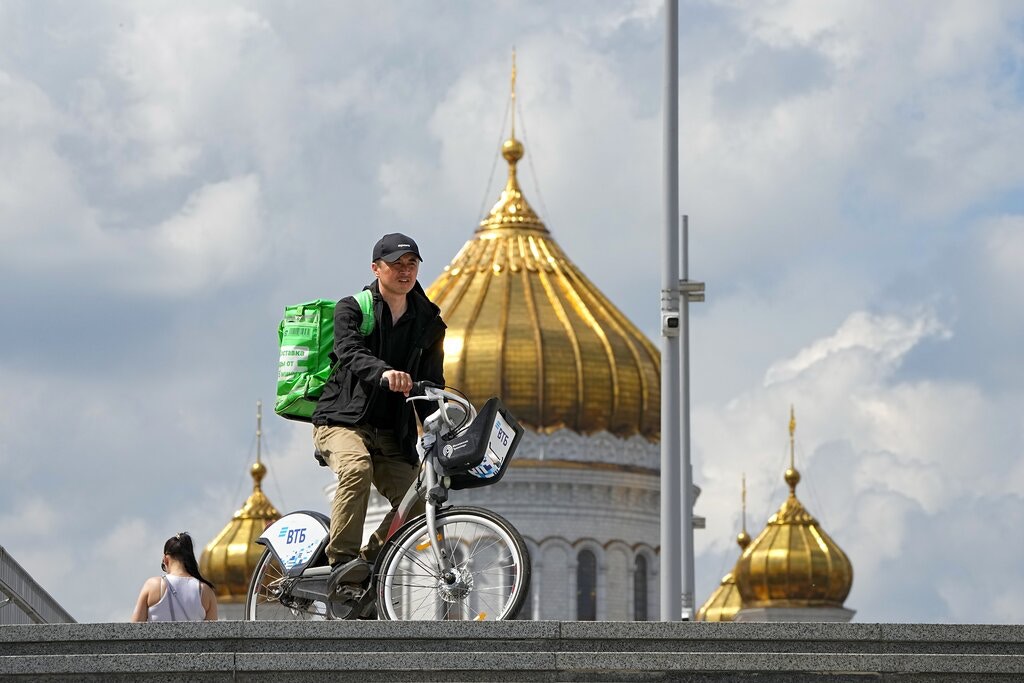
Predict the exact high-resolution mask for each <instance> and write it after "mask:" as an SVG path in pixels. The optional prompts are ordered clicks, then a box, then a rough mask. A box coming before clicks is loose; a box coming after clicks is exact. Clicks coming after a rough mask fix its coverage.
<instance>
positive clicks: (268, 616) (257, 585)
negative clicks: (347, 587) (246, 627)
mask: <svg viewBox="0 0 1024 683" xmlns="http://www.w3.org/2000/svg"><path fill="white" fill-rule="evenodd" d="M286 581H287V579H286V577H285V574H284V569H283V568H282V567H281V563H280V562H278V561H277V557H276V556H275V555H274V553H273V552H271V551H270V548H267V549H266V550H264V551H263V555H262V557H260V560H259V562H257V563H256V569H255V570H254V571H253V573H252V581H250V582H249V592H248V593H247V594H246V597H245V618H246V619H247V620H249V621H256V620H260V621H264V620H266V621H319V620H323V619H327V605H326V603H324V602H321V601H318V600H310V599H308V598H295V597H292V596H291V595H290V594H289V593H288V592H287V591H286Z"/></svg>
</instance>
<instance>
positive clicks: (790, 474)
mask: <svg viewBox="0 0 1024 683" xmlns="http://www.w3.org/2000/svg"><path fill="white" fill-rule="evenodd" d="M795 434H796V411H794V410H793V404H790V406H789V469H788V470H786V474H785V476H784V477H783V478H784V479H785V480H786V483H787V484H789V492H790V493H791V494H792V495H796V485H797V484H799V483H800V472H798V471H797V469H796V446H795V443H796V438H795Z"/></svg>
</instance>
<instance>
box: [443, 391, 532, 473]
mask: <svg viewBox="0 0 1024 683" xmlns="http://www.w3.org/2000/svg"><path fill="white" fill-rule="evenodd" d="M522 438H523V428H522V426H521V425H520V424H519V422H518V421H517V420H516V419H515V417H513V416H512V413H510V412H508V410H506V409H505V406H503V405H502V404H501V400H500V399H498V398H497V397H494V398H490V399H488V401H487V403H485V404H484V407H483V408H482V409H481V410H480V413H479V414H478V415H477V417H476V419H475V420H474V421H473V424H472V425H470V427H469V429H468V430H466V432H465V433H464V434H462V435H461V436H459V437H457V438H455V439H452V440H451V441H449V442H447V443H439V444H437V447H439V448H440V449H441V450H440V451H439V452H438V456H437V457H438V461H439V462H440V464H441V467H442V468H443V469H444V470H445V472H444V473H445V474H446V475H447V476H450V477H451V482H452V483H451V487H450V488H451V489H453V490H459V489H470V488H475V487H477V486H488V485H490V484H496V483H498V481H500V480H501V478H502V477H503V476H505V470H506V469H508V465H509V462H511V460H512V454H513V453H515V451H516V448H517V447H518V446H519V442H520V441H521V440H522Z"/></svg>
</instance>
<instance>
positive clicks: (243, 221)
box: [125, 175, 269, 292]
mask: <svg viewBox="0 0 1024 683" xmlns="http://www.w3.org/2000/svg"><path fill="white" fill-rule="evenodd" d="M142 241H143V245H142V246H141V248H140V249H135V250H133V251H135V252H136V253H138V251H141V252H143V253H147V252H148V254H149V257H150V259H151V261H150V264H147V265H150V266H155V269H154V270H149V268H148V267H147V269H146V271H148V272H146V271H143V272H139V271H135V272H134V273H133V275H134V278H133V279H134V280H135V282H136V283H138V285H140V286H141V288H143V289H151V288H152V289H156V290H158V291H168V290H170V291H186V292H194V291H197V290H202V289H206V288H210V289H214V290H215V289H218V288H220V287H221V286H223V285H225V284H234V283H237V282H240V281H243V280H244V279H245V278H247V277H250V276H251V275H252V274H253V272H254V271H255V269H256V268H258V267H259V266H260V265H261V264H262V262H263V260H264V259H265V258H266V256H267V254H268V251H269V250H268V244H267V242H268V240H267V235H266V230H265V224H264V217H263V211H262V205H261V194H260V183H259V179H258V178H257V177H256V176H255V175H246V176H242V177H239V178H233V179H231V180H227V181H224V182H219V183H211V184H209V185H206V186H204V187H202V188H201V189H199V190H198V191H196V192H195V193H193V194H192V195H191V196H190V197H189V198H188V200H187V201H186V203H185V205H184V206H183V207H182V208H181V210H180V211H179V212H178V213H177V214H176V215H175V216H173V217H171V218H169V219H168V220H166V221H164V222H163V223H161V224H160V225H158V226H157V227H156V228H155V229H154V230H153V231H152V232H151V233H144V234H143V235H142ZM125 258H126V259H130V258H132V256H131V255H126V257H125Z"/></svg>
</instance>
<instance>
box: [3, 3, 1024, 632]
mask: <svg viewBox="0 0 1024 683" xmlns="http://www.w3.org/2000/svg"><path fill="white" fill-rule="evenodd" d="M680 18H681V25H680V51H681V61H680V92H681V98H682V102H681V106H680V110H681V116H680V135H681V137H680V164H681V169H680V188H681V195H680V207H681V209H682V210H683V211H684V212H686V213H688V214H689V215H690V216H691V221H690V225H691V248H690V253H691V260H690V269H691V274H692V276H693V277H694V278H696V279H701V280H705V281H706V282H707V283H708V285H707V291H708V295H707V302H706V303H703V304H698V305H695V306H694V307H693V319H692V360H691V362H692V366H693V386H692V397H693V404H694V413H693V457H694V479H695V481H696V483H697V484H698V485H700V486H701V487H702V489H703V494H702V496H701V498H700V500H699V501H698V505H697V513H698V514H700V515H702V516H705V517H706V518H707V520H708V527H707V529H705V530H703V531H699V532H697V534H696V541H695V542H696V551H697V580H696V584H697V593H698V600H702V599H703V598H704V597H706V596H707V594H708V593H709V592H710V591H711V590H712V589H713V588H714V586H716V585H717V583H718V581H719V579H720V578H721V575H722V574H724V573H725V572H726V571H728V570H729V569H730V568H731V566H732V563H733V562H734V560H735V558H736V556H737V548H736V546H735V543H734V541H733V538H734V536H735V534H736V532H737V531H738V530H739V527H740V524H741V520H740V511H739V499H740V494H739V491H740V477H741V476H742V474H743V473H746V476H747V480H748V489H749V494H748V501H749V504H748V515H747V527H748V529H749V530H750V531H751V533H753V534H756V533H757V532H758V531H759V530H760V529H761V528H762V526H763V524H764V522H765V521H766V520H767V518H768V516H769V515H770V514H771V513H772V512H773V511H774V510H775V508H776V507H777V506H778V505H779V504H780V503H781V502H782V500H783V498H784V495H785V485H784V483H783V482H782V472H783V470H784V469H785V467H786V464H787V457H788V435H787V430H786V425H787V422H788V414H789V407H790V405H791V404H792V405H795V407H796V414H797V422H798V427H797V449H796V454H797V467H798V468H799V469H800V470H801V471H802V473H803V475H804V476H803V480H802V482H801V484H800V487H799V488H798V491H797V493H798V495H799V496H800V497H801V499H802V500H803V502H804V503H805V504H806V505H807V506H808V508H809V509H810V510H811V512H813V513H814V514H815V515H816V516H817V517H818V519H819V520H820V521H821V522H822V524H823V526H824V528H825V529H826V530H827V531H828V532H829V533H830V535H831V536H832V537H833V538H834V539H835V540H836V541H837V542H838V543H839V544H840V546H842V547H843V548H844V549H845V550H846V551H847V553H848V554H849V555H850V557H851V559H852V561H853V564H854V572H855V578H854V586H853V591H852V592H851V594H850V597H849V598H848V600H847V606H848V607H850V608H852V609H855V610H857V617H856V619H857V620H858V621H903V622H913V621H923V622H1000V623H1001V622H1014V621H1018V620H1019V615H1020V614H1021V613H1024V588H1022V587H1021V586H1022V585H1024V582H1021V581H1019V580H1017V579H1019V578H1020V576H1021V569H1020V567H1021V566H1024V556H1022V551H1021V550H1020V547H1019V544H1017V543H1014V542H1012V539H1013V538H1015V537H1017V535H1018V534H1019V528H1020V527H1021V522H1022V521H1024V519H1022V518H1024V497H1022V494H1021V491H1024V458H1022V455H1024V452H1022V451H1024V427H1022V416H1024V365H1022V363H1021V352H1020V349H1021V348H1022V347H1024V306H1022V302H1024V297H1022V292H1024V164H1021V162H1020V159H1022V158H1024V102H1022V100H1024V6H1021V5H1020V3H1017V2H1011V1H1007V2H998V1H995V0H993V1H991V2H985V3H974V2H952V1H931V2H927V1H919V2H912V1H909V0H907V1H904V2H900V3H888V2H880V1H872V2H862V1H857V2H854V1H849V2H843V1H839V0H836V1H829V2H817V1H815V2H811V1H798V0H778V1H772V2H760V3H739V2H724V1H723V2H711V1H706V2H682V3H681V5H680ZM663 35H664V27H663V17H662V14H661V4H660V3H657V2H634V3H628V2H593V1H588V2H576V1H570V0H564V1H562V2H558V3H544V2H493V3H470V2H431V3H427V4H425V3H414V2H386V3H339V2H314V1H312V0H309V1H306V2H302V3H289V4H283V3H279V2H219V3H200V2H179V1H175V2H170V1H167V2H161V1H156V0H152V1H147V2H134V1H132V2H129V1H124V2H115V1H111V2H89V3H63V2H47V1H44V2H19V1H16V0H8V1H7V2H4V3H3V4H0V291H2V292H3V295H2V296H0V316H2V319H3V320H4V321H5V324H4V326H3V329H4V334H3V335H0V377H2V378H3V381H2V382H0V530H2V531H0V544H3V545H4V546H5V547H6V548H7V549H8V550H9V551H10V552H11V553H12V554H13V555H14V557H15V558H16V559H17V560H18V561H19V562H20V563H21V564H22V565H24V566H25V567H26V568H27V569H28V570H29V571H30V572H31V573H32V574H33V575H34V576H35V577H36V578H37V579H38V580H39V581H40V582H41V583H42V584H43V585H44V586H45V587H46V588H47V589H48V590H49V591H50V592H51V593H52V594H53V595H54V597H56V598H57V599H58V600H59V601H60V602H61V603H62V604H63V605H64V606H65V607H66V608H67V609H68V610H70V611H71V613H72V614H73V615H74V616H76V618H78V619H79V620H81V621H108V620H125V619H127V617H128V615H129V614H130V609H131V606H132V603H133V600H134V597H135V595H136V593H137V591H138V588H139V586H140V585H141V582H142V581H143V579H144V578H145V577H146V576H149V575H151V574H153V573H154V571H155V569H156V566H157V564H158V560H159V554H158V553H159V548H160V544H161V543H162V542H163V540H164V539H165V538H167V537H168V536H169V535H171V534H173V533H175V532H177V531H181V530H182V529H188V530H190V531H191V532H193V534H194V535H195V536H196V538H197V539H198V540H200V541H202V542H205V541H206V540H208V539H209V538H211V537H212V536H213V535H214V534H215V533H216V532H217V531H218V530H219V529H220V528H221V527H222V526H223V525H224V524H225V523H226V522H227V521H228V519H229V518H230V516H231V514H232V513H233V512H234V510H235V509H237V508H238V507H239V506H240V504H241V502H242V501H243V500H244V497H245V495H247V493H248V490H249V487H250V480H249V478H248V475H247V468H248V465H249V463H251V461H252V459H253V457H254V454H255V451H254V447H253V436H252V435H253V432H254V427H255V425H254V422H255V419H254V418H255V402H256V400H257V399H262V400H264V401H265V402H267V403H270V402H271V401H272V398H273V394H274V387H275V379H276V377H275V373H276V370H275V368H276V362H277V342H276V325H277V322H278V320H279V317H280V314H281V311H282V309H283V307H284V306H285V305H286V304H289V303H294V302H297V301H302V300H307V299H310V298H316V297H337V296H341V295H344V294H348V293H351V292H354V291H356V290H357V289H359V288H360V287H361V286H362V284H364V283H365V282H366V281H368V280H369V277H370V273H369V264H368V261H369V249H370V245H371V244H372V242H373V241H374V240H375V239H376V238H377V237H379V235H380V234H382V233H384V232H388V231H392V230H396V229H398V230H401V231H403V232H408V233H410V234H412V235H414V236H415V237H416V238H417V240H418V241H419V243H420V245H421V246H422V251H423V254H424V258H425V262H424V266H423V269H422V271H421V276H422V278H423V280H424V281H425V282H426V283H429V282H430V281H432V280H433V278H434V277H435V276H436V275H437V274H438V273H439V272H440V270H441V268H443V266H444V265H445V264H446V263H447V262H448V261H449V260H450V259H451V258H452V257H453V256H454V255H455V254H456V252H457V251H458V249H459V248H460V247H461V245H462V244H463V243H464V242H465V241H466V240H467V239H469V238H470V237H471V235H472V231H473V229H474V227H475V225H476V223H477V221H478V220H479V218H480V217H481V211H482V209H483V210H486V207H489V206H490V204H491V203H492V202H493V201H494V200H495V199H496V197H497V194H498V192H499V191H500V183H501V181H502V177H503V168H502V165H501V164H503V162H502V161H501V160H500V159H499V158H498V157H497V151H498V145H499V143H500V140H501V139H502V137H503V133H504V130H503V128H502V120H503V113H504V111H505V108H506V102H507V88H508V73H509V66H510V53H511V50H512V47H513V45H514V46H515V48H516V50H517V55H518V67H519V79H518V88H519V102H520V107H521V112H522V117H521V119H519V120H518V121H517V131H518V132H519V133H520V137H522V138H524V141H525V144H526V150H527V157H526V158H525V159H524V161H523V162H522V163H521V165H520V168H521V179H522V182H523V186H524V190H525V192H526V193H527V196H528V197H529V199H530V201H531V202H532V204H533V205H534V207H535V208H536V209H537V210H538V211H539V212H540V213H541V214H542V217H543V219H544V220H545V221H546V223H547V225H548V227H549V228H550V229H551V231H552V233H553V235H554V236H555V238H556V239H557V240H558V241H559V243H560V244H561V246H562V247H563V248H564V249H565V251H566V252H567V253H568V254H569V255H570V257H571V258H572V259H573V260H574V261H575V262H576V263H577V264H578V265H579V266H580V267H581V268H582V269H583V270H584V271H585V272H586V273H587V274H588V276H589V277H590V279H591V280H593V281H594V282H595V283H596V284H597V286H598V287H600V288H601V290H602V291H603V292H604V293H605V294H606V295H607V296H608V297H609V298H610V299H612V300H613V301H614V302H615V303H616V305H618V306H619V307H620V308H621V309H622V310H623V311H624V312H625V313H626V314H627V315H628V316H629V317H630V318H631V319H632V320H633V321H634V322H635V323H636V324H637V325H638V326H639V327H640V328H641V329H643V330H644V331H645V332H646V333H647V334H648V335H650V336H651V337H652V339H654V340H655V342H657V340H658V337H657V333H658V330H657V321H658V299H659V296H658V290H659V286H660V272H659V268H660V263H661V259H660V257H659V253H660V251H659V250H660V245H661V231H662V225H663V218H662V216H661V207H662V203H661V183H662V175H661V174H662V166H661V163H662V162H661V144H662V139H661V136H662V122H661V111H662V102H661V96H662V68H663V47H662V40H663ZM495 163H499V166H498V168H497V170H496V171H494V172H493V175H492V169H493V168H494V165H495ZM489 178H490V182H488V179H489ZM265 412H266V413H267V415H268V416H267V417H266V419H265V423H266V424H265V432H266V442H265V453H267V458H266V460H267V464H268V466H269V468H270V476H269V477H268V480H267V481H266V490H267V492H268V494H269V495H270V496H271V499H272V500H273V501H274V502H275V503H276V504H277V505H278V507H280V508H282V509H295V508H301V507H314V508H319V509H325V508H326V502H325V500H324V499H323V497H322V493H321V488H322V486H323V485H324V484H325V483H327V482H326V474H325V473H324V472H323V471H322V470H320V469H319V468H317V467H316V466H315V464H314V463H313V461H312V459H311V455H310V447H309V440H308V433H307V430H305V429H304V428H302V427H300V426H296V425H293V424H291V423H288V422H286V421H283V420H281V419H279V418H276V417H274V416H273V415H271V414H270V411H269V409H268V410H266V411H265Z"/></svg>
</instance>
